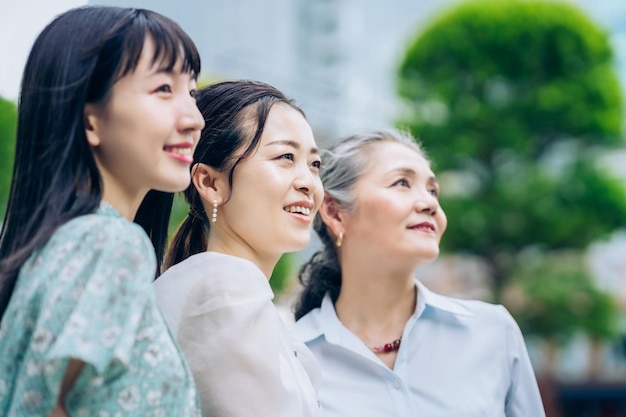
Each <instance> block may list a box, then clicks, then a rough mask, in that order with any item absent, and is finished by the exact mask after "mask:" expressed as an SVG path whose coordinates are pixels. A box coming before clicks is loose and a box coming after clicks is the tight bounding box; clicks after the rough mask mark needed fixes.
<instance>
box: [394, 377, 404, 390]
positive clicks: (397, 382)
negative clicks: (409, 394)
mask: <svg viewBox="0 0 626 417" xmlns="http://www.w3.org/2000/svg"><path fill="white" fill-rule="evenodd" d="M401 386H402V383H401V382H400V380H399V379H394V380H393V387H394V388H395V389H400V387H401Z"/></svg>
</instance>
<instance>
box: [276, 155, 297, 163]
mask: <svg viewBox="0 0 626 417" xmlns="http://www.w3.org/2000/svg"><path fill="white" fill-rule="evenodd" d="M276 159H288V160H290V161H293V160H294V156H293V154H292V153H285V154H282V155H281V156H279V157H278V158H276Z"/></svg>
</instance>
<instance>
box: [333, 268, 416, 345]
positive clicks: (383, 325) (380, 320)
mask: <svg viewBox="0 0 626 417" xmlns="http://www.w3.org/2000/svg"><path fill="white" fill-rule="evenodd" d="M416 300H417V297H416V288H415V282H414V280H413V271H412V270H410V269H409V270H406V269H395V270H392V269H389V265H387V266H382V267H381V266H377V265H372V264H369V265H363V263H360V264H359V263H349V262H342V284H341V292H340V294H339V297H338V299H337V302H336V303H335V309H336V311H337V316H338V317H339V319H340V320H341V321H342V322H343V324H344V325H345V326H346V327H347V328H348V329H350V330H351V331H352V332H354V333H355V334H356V335H357V336H359V337H361V339H363V340H365V341H366V342H367V343H368V344H380V343H386V342H388V341H391V340H394V339H396V338H398V337H400V335H401V334H402V330H403V329H404V326H405V324H406V322H407V320H408V319H409V317H411V315H412V314H413V312H414V311H415V303H416Z"/></svg>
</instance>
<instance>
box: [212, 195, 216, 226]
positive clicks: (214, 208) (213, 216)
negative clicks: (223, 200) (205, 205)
mask: <svg viewBox="0 0 626 417" xmlns="http://www.w3.org/2000/svg"><path fill="white" fill-rule="evenodd" d="M216 221H217V200H213V213H211V223H215V222H216Z"/></svg>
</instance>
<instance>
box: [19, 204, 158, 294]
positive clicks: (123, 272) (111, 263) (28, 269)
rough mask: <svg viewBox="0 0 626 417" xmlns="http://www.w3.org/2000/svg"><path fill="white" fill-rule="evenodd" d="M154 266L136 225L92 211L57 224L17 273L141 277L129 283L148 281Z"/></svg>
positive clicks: (72, 279)
mask: <svg viewBox="0 0 626 417" xmlns="http://www.w3.org/2000/svg"><path fill="white" fill-rule="evenodd" d="M155 269H156V256H155V253H154V249H153V248H152V244H151V242H150V240H149V239H148V236H147V235H146V234H145V232H144V231H143V229H142V228H141V227H140V226H138V225H136V224H134V223H132V222H129V221H127V220H126V219H123V218H121V217H111V216H107V215H102V214H99V213H94V214H88V215H83V216H79V217H76V218H74V219H72V220H70V221H69V222H67V223H65V224H64V225H62V226H61V227H59V228H58V229H57V230H56V232H55V233H54V234H53V235H52V236H51V238H50V239H49V240H48V242H47V243H46V244H45V245H44V246H43V247H42V248H41V249H40V250H38V251H37V252H35V253H34V254H33V255H32V256H31V258H30V259H29V261H28V262H26V263H25V264H24V266H23V268H22V270H21V271H20V275H22V276H23V275H29V276H41V277H52V276H56V277H60V280H61V281H63V282H66V283H70V282H83V281H85V279H91V278H93V277H94V276H98V275H105V276H109V277H110V278H111V277H118V276H119V277H121V278H125V277H127V276H128V277H132V276H141V277H142V278H145V280H143V279H139V280H129V285H130V283H132V282H137V281H142V282H143V281H151V280H152V279H153V278H154V271H155ZM90 277H91V278H90ZM77 278H80V279H78V280H77ZM55 282H56V280H55ZM51 285H55V284H54V283H51Z"/></svg>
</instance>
